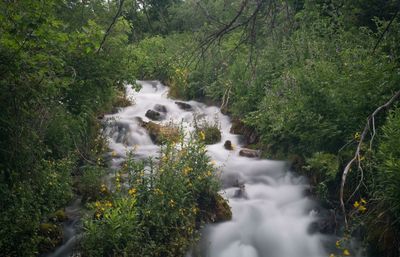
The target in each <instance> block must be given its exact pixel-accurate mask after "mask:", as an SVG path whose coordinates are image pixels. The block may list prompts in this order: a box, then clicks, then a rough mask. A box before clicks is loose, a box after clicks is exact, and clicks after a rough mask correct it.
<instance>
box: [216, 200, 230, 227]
mask: <svg viewBox="0 0 400 257" xmlns="http://www.w3.org/2000/svg"><path fill="white" fill-rule="evenodd" d="M215 202H216V204H215V216H214V222H222V221H227V220H231V219H232V211H231V207H229V204H228V202H227V201H226V200H225V199H224V198H223V197H222V196H220V195H219V194H217V195H216V197H215Z"/></svg>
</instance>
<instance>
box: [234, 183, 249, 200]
mask: <svg viewBox="0 0 400 257" xmlns="http://www.w3.org/2000/svg"><path fill="white" fill-rule="evenodd" d="M233 197H234V198H244V199H247V194H246V190H245V187H244V184H241V185H239V189H238V190H236V191H235V194H234V195H233Z"/></svg>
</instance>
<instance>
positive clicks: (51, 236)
mask: <svg viewBox="0 0 400 257" xmlns="http://www.w3.org/2000/svg"><path fill="white" fill-rule="evenodd" d="M38 234H39V235H40V238H41V240H40V242H39V252H40V253H47V252H50V251H52V250H54V248H56V247H57V246H58V245H60V244H61V243H62V241H63V230H62V226H61V225H56V224H53V223H42V224H40V226H39V233H38Z"/></svg>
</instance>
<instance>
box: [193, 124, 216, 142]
mask: <svg viewBox="0 0 400 257" xmlns="http://www.w3.org/2000/svg"><path fill="white" fill-rule="evenodd" d="M197 133H202V134H203V135H204V139H203V140H204V143H205V144H206V145H212V144H216V143H218V142H219V141H221V137H222V135H221V131H220V130H219V128H218V127H217V126H206V127H203V128H199V129H198V130H197Z"/></svg>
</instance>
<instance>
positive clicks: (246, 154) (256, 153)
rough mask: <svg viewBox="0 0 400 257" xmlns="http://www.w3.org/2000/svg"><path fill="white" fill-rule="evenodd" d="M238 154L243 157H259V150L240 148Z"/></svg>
mask: <svg viewBox="0 0 400 257" xmlns="http://www.w3.org/2000/svg"><path fill="white" fill-rule="evenodd" d="M239 155H240V156H243V157H249V158H258V157H260V151H258V150H253V149H248V148H243V149H241V150H240V152H239Z"/></svg>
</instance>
